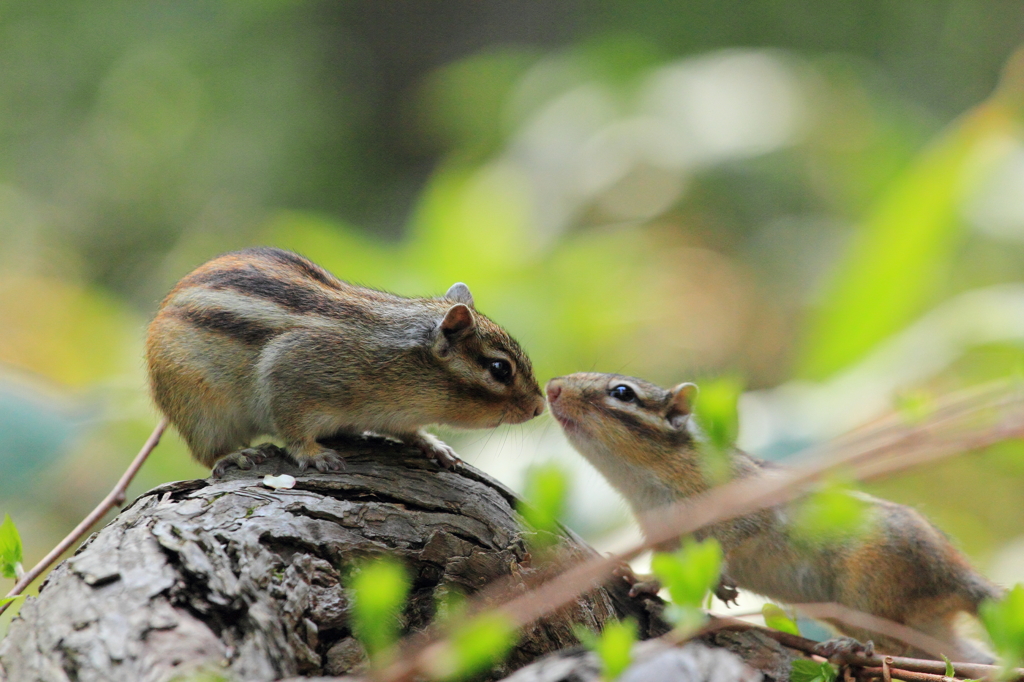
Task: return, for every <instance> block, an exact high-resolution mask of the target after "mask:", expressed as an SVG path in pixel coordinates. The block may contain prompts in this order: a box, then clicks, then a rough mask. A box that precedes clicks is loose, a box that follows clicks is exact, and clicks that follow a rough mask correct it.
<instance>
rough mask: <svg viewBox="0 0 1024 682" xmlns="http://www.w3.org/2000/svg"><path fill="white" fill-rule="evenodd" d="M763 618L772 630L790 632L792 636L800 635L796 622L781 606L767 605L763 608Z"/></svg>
mask: <svg viewBox="0 0 1024 682" xmlns="http://www.w3.org/2000/svg"><path fill="white" fill-rule="evenodd" d="M761 616H762V617H764V624H765V625H767V626H768V627H770V628H771V629H772V630H778V631H779V632H788V633H789V634H791V635H797V636H799V635H800V628H799V627H797V624H796V621H795V620H793V619H792V618H791V617H790V616H789V614H788V613H786V612H785V611H784V610H783V609H782V607H781V606H778V605H776V604H765V605H764V606H762V607H761Z"/></svg>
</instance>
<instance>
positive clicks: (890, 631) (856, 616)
mask: <svg viewBox="0 0 1024 682" xmlns="http://www.w3.org/2000/svg"><path fill="white" fill-rule="evenodd" d="M793 608H794V609H795V610H796V611H797V612H798V613H802V614H804V615H805V616H808V617H810V618H817V619H818V620H824V621H831V622H836V623H842V624H844V625H849V626H852V627H855V628H858V629H861V630H870V631H871V632H875V633H878V634H880V635H884V636H886V637H889V638H891V639H897V640H899V641H901V642H904V643H906V644H909V645H910V646H912V647H914V648H915V649H920V650H921V651H925V652H928V653H929V654H931V655H932V656H941V655H942V654H943V653H944V652H946V651H955V650H956V649H955V647H953V645H951V644H950V643H949V642H945V641H943V640H940V639H936V638H935V637H932V636H931V635H926V634H925V633H923V632H921V631H919V630H915V629H914V628H911V627H907V626H906V625H903V624H902V623H896V622H893V621H891V620H887V619H885V618H879V617H878V616H874V615H872V614H870V613H864V612H863V611H857V610H856V609H851V608H848V607H846V606H843V605H842V604H835V603H824V604H793Z"/></svg>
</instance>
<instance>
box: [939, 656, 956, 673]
mask: <svg viewBox="0 0 1024 682" xmlns="http://www.w3.org/2000/svg"><path fill="white" fill-rule="evenodd" d="M939 655H940V656H942V660H943V661H945V662H946V672H945V675H946V677H953V676H954V675H956V671H955V670H953V661H951V660H949V659H948V658H946V654H939Z"/></svg>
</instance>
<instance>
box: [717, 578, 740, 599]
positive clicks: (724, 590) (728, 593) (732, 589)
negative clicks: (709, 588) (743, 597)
mask: <svg viewBox="0 0 1024 682" xmlns="http://www.w3.org/2000/svg"><path fill="white" fill-rule="evenodd" d="M715 596H716V597H718V598H719V600H721V601H722V603H724V604H725V605H726V606H738V605H739V602H738V599H739V596H740V591H739V589H738V586H737V585H736V583H735V582H733V579H732V578H730V577H729V576H727V575H723V576H722V577H721V578H720V579H719V580H718V587H716V588H715Z"/></svg>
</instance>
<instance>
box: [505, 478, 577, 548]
mask: <svg viewBox="0 0 1024 682" xmlns="http://www.w3.org/2000/svg"><path fill="white" fill-rule="evenodd" d="M568 496H569V477H568V476H567V475H566V473H565V471H564V470H563V469H562V468H561V467H559V466H558V465H556V464H553V463H549V464H542V465H538V466H532V467H530V468H529V470H528V471H527V472H526V489H525V490H524V492H523V497H524V500H525V501H524V502H520V503H518V504H517V505H516V506H517V510H518V511H519V514H520V515H521V516H522V517H523V519H524V520H525V521H526V523H527V525H528V526H529V527H530V529H532V530H534V531H536V533H535V534H534V536H533V537H532V538H531V544H532V545H533V546H534V548H535V549H537V548H539V549H544V548H547V547H550V546H551V545H552V544H554V543H555V542H556V541H557V537H558V530H559V529H558V520H559V519H560V518H562V516H563V515H564V514H565V507H566V500H567V499H568Z"/></svg>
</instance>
